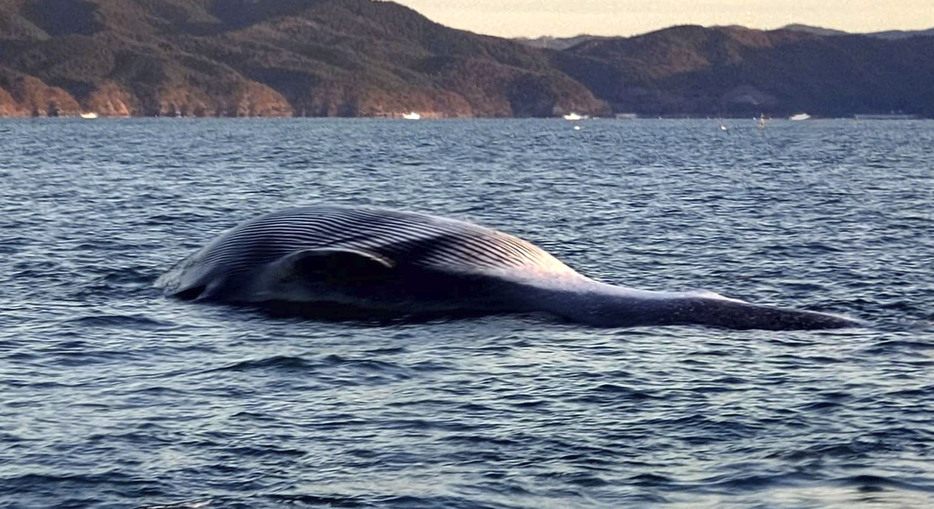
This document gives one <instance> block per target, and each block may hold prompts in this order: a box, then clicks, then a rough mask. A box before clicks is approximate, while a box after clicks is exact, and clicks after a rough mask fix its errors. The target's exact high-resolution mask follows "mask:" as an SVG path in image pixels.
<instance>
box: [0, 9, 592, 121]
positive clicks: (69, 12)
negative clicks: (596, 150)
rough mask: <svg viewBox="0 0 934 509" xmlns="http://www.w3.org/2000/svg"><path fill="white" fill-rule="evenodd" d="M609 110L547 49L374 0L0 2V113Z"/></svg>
mask: <svg viewBox="0 0 934 509" xmlns="http://www.w3.org/2000/svg"><path fill="white" fill-rule="evenodd" d="M80 109H87V110H94V111H98V112H100V113H102V114H108V115H126V114H131V115H155V114H158V115H175V114H181V115H199V116H201V115H237V116H243V115H264V116H275V115H315V116H319V115H332V116H333V115H344V116H358V115H398V114H401V113H405V112H408V111H411V110H415V111H420V112H422V113H423V114H427V115H439V116H553V115H556V114H560V113H563V112H566V111H572V110H574V111H583V112H589V113H591V114H599V113H604V112H606V111H607V110H606V105H605V104H604V103H602V102H601V101H599V100H597V99H595V98H594V97H593V95H592V94H591V93H590V92H589V91H588V90H587V89H586V88H584V87H583V86H582V85H581V84H580V83H578V82H576V81H574V80H573V79H571V78H569V77H568V76H566V75H564V74H563V73H561V72H560V71H558V70H556V69H555V68H553V67H552V66H551V65H550V63H549V59H548V58H547V57H546V56H545V55H544V54H542V53H541V52H539V51H536V50H534V49H530V48H527V47H524V46H522V45H519V44H517V43H514V42H511V41H508V40H504V39H497V38H493V37H484V36H478V35H475V34H471V33H468V32H463V31H458V30H453V29H449V28H446V27H443V26H441V25H438V24H436V23H433V22H431V21H429V20H428V19H426V18H424V17H423V16H421V15H419V14H418V13H416V12H414V11H412V10H410V9H408V8H405V7H403V6H400V5H398V4H394V3H391V2H370V1H367V0H0V114H7V115H10V114H25V115H28V114H46V113H53V114H54V113H59V114H74V113H76V112H77V111H78V110H80Z"/></svg>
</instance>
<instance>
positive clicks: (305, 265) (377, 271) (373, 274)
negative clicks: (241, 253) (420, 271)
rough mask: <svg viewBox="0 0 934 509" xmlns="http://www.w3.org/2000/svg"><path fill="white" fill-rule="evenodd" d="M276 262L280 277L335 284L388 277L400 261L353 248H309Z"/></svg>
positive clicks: (285, 279)
mask: <svg viewBox="0 0 934 509" xmlns="http://www.w3.org/2000/svg"><path fill="white" fill-rule="evenodd" d="M273 264H274V267H273V268H272V270H273V271H274V272H275V273H276V276H277V277H278V278H279V279H280V280H283V281H287V280H290V279H298V278H302V279H310V280H315V281H321V282H324V283H328V284H332V285H342V284H348V285H354V284H359V283H368V282H375V281H382V280H386V279H387V278H389V277H390V276H391V274H392V273H393V271H394V269H395V267H396V262H394V261H393V260H391V259H389V258H387V257H385V256H382V255H380V254H377V253H372V252H368V251H364V250H360V249H350V248H320V249H305V250H302V251H298V252H295V253H291V254H289V255H287V256H284V257H282V258H281V259H279V260H277V261H275V262H273Z"/></svg>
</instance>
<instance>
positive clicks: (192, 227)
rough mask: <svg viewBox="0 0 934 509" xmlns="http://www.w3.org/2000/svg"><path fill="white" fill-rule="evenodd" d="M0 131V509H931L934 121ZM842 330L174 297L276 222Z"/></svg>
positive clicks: (65, 122)
mask: <svg viewBox="0 0 934 509" xmlns="http://www.w3.org/2000/svg"><path fill="white" fill-rule="evenodd" d="M724 122H725V125H724V127H726V130H722V129H720V122H719V121H717V120H581V121H579V122H568V121H564V120H420V121H414V122H413V121H401V120H395V121H394V120H365V119H342V120H335V119H278V120H272V119H270V120H262V119H123V120H107V119H97V120H82V119H0V212H2V214H0V299H2V302H3V305H2V311H0V507H3V508H42V507H50V508H51V507H55V508H79V507H80V508H84V507H89V508H157V507H163V508H179V509H181V508H201V507H204V508H212V509H213V508H267V507H270V508H274V507H290V508H291V507H309V508H312V507H313V508H317V507H343V508H357V507H359V508H444V509H456V508H464V509H467V508H497V509H499V508H502V509H506V508H536V509H551V508H620V507H665V508H675V507H684V508H687V507H691V508H693V507H717V508H722V507H761V508H771V507H794V508H810V507H814V508H827V507H840V508H843V507H846V508H849V507H852V506H859V507H893V508H894V507H928V506H929V505H930V504H932V503H934V157H932V151H931V147H934V121H923V120H918V121H859V122H857V121H854V120H811V121H805V122H790V121H782V120H774V121H769V122H768V123H767V124H766V126H765V128H763V129H760V128H758V127H757V125H756V121H755V120H753V119H748V120H741V119H740V120H738V119H733V120H725V121H724ZM321 203H331V204H343V205H372V206H382V207H392V208H401V209H406V210H413V211H420V212H427V213H432V214H437V215H443V216H450V217H456V218H461V219H467V220H471V221H474V222H478V223H481V224H484V225H486V226H490V227H494V228H497V229H500V230H503V231H506V232H508V233H512V234H515V235H518V236H520V237H522V238H525V239H528V240H530V241H532V242H535V243H536V244H538V245H539V246H541V247H543V248H545V249H546V250H548V251H549V252H551V253H552V254H554V255H555V256H557V257H558V258H559V259H561V260H563V261H564V262H566V263H567V264H568V265H570V266H571V267H574V268H575V269H576V270H578V271H579V272H581V273H583V274H585V275H588V276H591V277H593V278H595V279H598V280H602V281H606V282H610V283H614V284H621V285H627V286H632V287H636V288H642V289H650V290H663V289H670V290H685V289H704V290H711V291H715V292H718V293H721V294H724V295H727V296H730V297H736V298H741V299H744V300H748V301H752V302H757V303H763V304H771V305H779V306H784V307H794V308H802V309H812V310H818V311H825V312H832V313H837V314H843V315H846V316H851V317H855V318H859V319H861V320H864V321H866V322H867V324H868V325H867V326H866V327H865V328H858V329H846V330H837V331H820V332H810V331H796V332H768V331H729V330H720V329H714V328H703V327H688V326H683V327H637V328H628V329H625V328H624V329H601V328H592V327H586V326H581V325H575V324H569V323H565V322H561V321H558V320H556V319H552V318H549V317H547V316H539V315H502V316H489V317H477V318H465V319H457V320H455V319H437V320H432V321H424V322H398V323H386V322H381V323H380V322H373V323H370V322H366V321H353V322H340V321H332V322H322V321H312V320H308V319H298V318H287V317H275V316H268V315H265V314H263V313H261V312H259V311H255V310H251V309H244V308H233V307H227V306H220V305H208V304H196V303H191V302H182V301H176V300H173V299H167V298H165V297H164V296H163V295H162V294H161V292H160V291H159V290H158V289H156V288H154V287H153V283H154V282H155V280H156V278H158V277H159V275H161V274H162V273H163V272H165V271H166V270H168V269H169V268H170V267H171V266H172V265H173V264H174V263H175V262H177V261H178V260H180V259H182V258H183V257H185V256H186V255H188V254H189V253H191V252H193V251H194V250H196V249H198V248H199V247H200V246H202V245H204V244H205V243H206V242H208V241H209V240H211V239H212V238H214V237H215V236H217V235H218V234H220V233H221V232H223V231H224V230H226V229H228V228H230V227H232V226H234V225H236V224H237V223H238V222H240V221H243V220H246V219H249V218H252V217H255V216H257V215H260V214H262V213H265V212H269V211H273V210H277V209H280V208H284V207H291V206H298V205H313V204H321Z"/></svg>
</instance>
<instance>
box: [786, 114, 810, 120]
mask: <svg viewBox="0 0 934 509" xmlns="http://www.w3.org/2000/svg"><path fill="white" fill-rule="evenodd" d="M809 118H811V116H810V115H808V114H807V113H795V114H794V115H792V116H790V117H788V120H794V121H801V120H808V119H809Z"/></svg>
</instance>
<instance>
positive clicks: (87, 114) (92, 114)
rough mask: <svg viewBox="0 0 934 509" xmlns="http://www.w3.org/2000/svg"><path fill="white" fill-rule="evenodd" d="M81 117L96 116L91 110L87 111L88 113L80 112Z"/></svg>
mask: <svg viewBox="0 0 934 509" xmlns="http://www.w3.org/2000/svg"><path fill="white" fill-rule="evenodd" d="M81 118H97V113H94V112H93V111H91V112H88V113H82V114H81Z"/></svg>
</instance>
